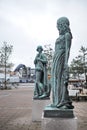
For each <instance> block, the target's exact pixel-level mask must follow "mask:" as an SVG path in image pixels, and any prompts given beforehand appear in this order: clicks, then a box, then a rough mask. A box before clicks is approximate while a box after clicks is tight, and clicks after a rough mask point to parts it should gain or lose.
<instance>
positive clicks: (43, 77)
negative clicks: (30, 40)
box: [34, 46, 50, 99]
mask: <svg viewBox="0 0 87 130" xmlns="http://www.w3.org/2000/svg"><path fill="white" fill-rule="evenodd" d="M42 51H43V48H42V46H38V47H37V52H38V54H37V55H36V57H35V60H34V64H35V70H36V83H35V90H34V99H43V98H47V97H49V96H50V86H49V85H48V83H47V58H46V56H45V54H44V53H42Z"/></svg>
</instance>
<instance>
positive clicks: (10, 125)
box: [0, 84, 87, 130]
mask: <svg viewBox="0 0 87 130" xmlns="http://www.w3.org/2000/svg"><path fill="white" fill-rule="evenodd" d="M24 86H26V85H24ZM24 86H23V84H22V86H19V87H18V88H14V89H12V90H0V130H41V122H32V97H33V87H32V85H31V84H30V85H27V87H24ZM73 105H74V106H75V109H74V111H75V115H76V116H77V118H78V130H87V102H74V103H73Z"/></svg>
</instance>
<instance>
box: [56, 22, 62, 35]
mask: <svg viewBox="0 0 87 130" xmlns="http://www.w3.org/2000/svg"><path fill="white" fill-rule="evenodd" d="M57 29H58V30H59V34H62V33H63V27H62V24H60V23H57Z"/></svg>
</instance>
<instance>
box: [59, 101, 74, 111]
mask: <svg viewBox="0 0 87 130" xmlns="http://www.w3.org/2000/svg"><path fill="white" fill-rule="evenodd" d="M57 108H63V109H73V108H74V106H73V105H72V104H71V102H61V103H59V104H58V105H57Z"/></svg>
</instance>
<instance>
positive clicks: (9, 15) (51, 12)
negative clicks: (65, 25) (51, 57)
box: [0, 0, 87, 67]
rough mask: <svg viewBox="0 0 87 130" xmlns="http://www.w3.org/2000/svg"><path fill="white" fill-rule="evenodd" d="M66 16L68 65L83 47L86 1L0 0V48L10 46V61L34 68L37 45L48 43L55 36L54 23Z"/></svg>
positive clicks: (86, 32) (86, 42)
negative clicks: (67, 21)
mask: <svg viewBox="0 0 87 130" xmlns="http://www.w3.org/2000/svg"><path fill="white" fill-rule="evenodd" d="M62 16H66V17H68V18H69V20H70V28H71V32H72V35H73V40H72V46H71V53H70V58H69V62H70V61H71V60H72V59H73V58H75V57H76V56H77V55H78V51H79V49H80V47H81V45H83V46H84V47H87V0H0V47H1V46H2V43H3V41H6V42H7V43H8V44H11V45H13V53H12V57H11V62H13V63H14V64H15V67H16V66H17V65H18V64H20V63H21V64H25V65H26V66H29V67H34V64H33V61H34V58H35V56H36V53H37V52H36V48H37V46H38V45H42V46H43V47H44V45H46V44H51V45H52V48H53V49H54V45H55V40H56V38H57V37H58V35H59V34H58V30H57V28H56V21H57V19H58V18H59V17H62Z"/></svg>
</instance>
